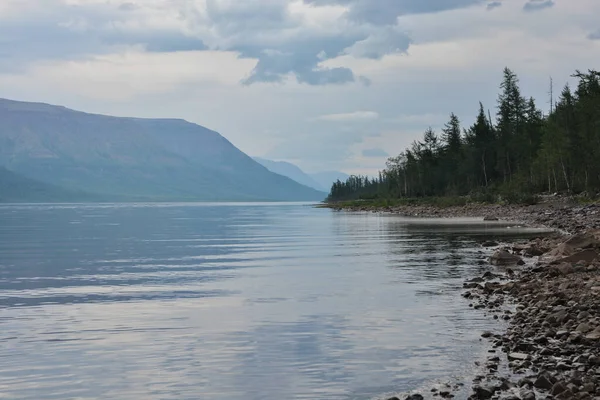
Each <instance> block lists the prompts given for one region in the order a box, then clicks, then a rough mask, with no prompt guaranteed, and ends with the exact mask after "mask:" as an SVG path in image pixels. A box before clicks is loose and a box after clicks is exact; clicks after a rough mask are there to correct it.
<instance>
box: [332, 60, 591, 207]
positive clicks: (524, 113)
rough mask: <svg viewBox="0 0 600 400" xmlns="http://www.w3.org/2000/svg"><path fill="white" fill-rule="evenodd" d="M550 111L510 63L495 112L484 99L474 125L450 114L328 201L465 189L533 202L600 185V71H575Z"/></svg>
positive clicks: (477, 195)
mask: <svg viewBox="0 0 600 400" xmlns="http://www.w3.org/2000/svg"><path fill="white" fill-rule="evenodd" d="M573 77H574V78H576V79H577V87H576V88H574V89H572V88H571V87H570V86H569V85H566V86H565V87H564V88H563V89H562V91H561V92H560V94H559V95H558V96H557V97H558V98H557V99H556V100H554V95H553V93H552V83H551V84H550V88H551V90H550V111H549V113H548V115H544V113H543V112H542V111H541V110H540V109H539V108H538V107H537V105H536V102H535V100H534V99H533V98H527V97H525V96H523V94H522V93H521V89H520V87H519V79H518V77H517V75H516V74H515V73H514V72H513V71H512V70H510V69H509V68H505V69H504V72H503V79H502V83H501V85H500V94H499V96H498V101H497V105H496V113H495V119H493V118H492V114H491V112H489V111H488V112H486V110H485V108H484V106H483V104H481V103H479V110H478V113H477V116H476V118H475V122H474V123H473V124H472V125H471V126H469V127H468V128H465V129H463V128H462V127H461V121H459V119H458V117H457V116H456V115H455V114H454V113H451V114H450V118H449V120H448V122H447V123H446V124H445V126H444V127H443V129H442V130H441V132H439V133H438V132H435V131H434V130H433V129H431V128H429V129H427V130H426V131H425V133H424V135H423V139H422V140H420V141H414V142H413V143H412V145H411V146H410V148H407V149H405V150H404V151H403V152H402V153H400V154H399V155H398V156H397V157H392V158H389V159H388V161H387V163H386V168H385V169H384V170H382V171H380V172H379V176H378V177H371V178H369V177H366V176H351V177H350V178H348V180H347V181H346V182H340V181H337V182H335V183H334V184H333V186H332V188H331V192H330V194H329V196H328V198H327V200H328V201H329V202H337V201H345V200H361V199H362V200H364V199H402V198H424V197H454V196H464V197H470V198H472V199H474V200H476V201H477V200H480V201H497V200H498V199H501V200H507V201H511V202H527V201H530V200H528V199H532V198H533V197H535V196H536V195H537V194H539V193H544V192H549V193H573V194H577V193H588V194H590V196H592V195H595V194H596V193H597V192H599V191H600V162H599V161H598V158H597V157H600V72H598V71H594V70H589V71H588V72H585V73H584V72H580V71H576V72H575V74H573Z"/></svg>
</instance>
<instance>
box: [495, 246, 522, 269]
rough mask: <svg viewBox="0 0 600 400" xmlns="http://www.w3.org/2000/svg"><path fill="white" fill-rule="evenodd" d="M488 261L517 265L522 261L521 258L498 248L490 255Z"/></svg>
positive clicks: (500, 264) (499, 264)
mask: <svg viewBox="0 0 600 400" xmlns="http://www.w3.org/2000/svg"><path fill="white" fill-rule="evenodd" d="M490 263H491V264H492V265H497V266H506V265H518V264H519V263H523V259H522V258H521V257H519V256H517V255H514V254H511V253H509V252H508V251H506V250H498V251H497V252H495V253H494V254H493V255H492V256H491V257H490Z"/></svg>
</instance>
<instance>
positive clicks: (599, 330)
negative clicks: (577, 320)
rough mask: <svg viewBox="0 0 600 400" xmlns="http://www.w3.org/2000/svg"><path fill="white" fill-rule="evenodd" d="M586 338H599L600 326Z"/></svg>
mask: <svg viewBox="0 0 600 400" xmlns="http://www.w3.org/2000/svg"><path fill="white" fill-rule="evenodd" d="M585 338H586V339H588V340H599V339H600V326H599V327H597V328H596V329H594V330H593V331H591V332H590V333H588V334H587V335H585Z"/></svg>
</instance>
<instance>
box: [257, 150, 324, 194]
mask: <svg viewBox="0 0 600 400" xmlns="http://www.w3.org/2000/svg"><path fill="white" fill-rule="evenodd" d="M252 158H253V159H254V161H256V162H258V163H260V164H261V165H263V166H264V167H265V168H267V169H268V170H269V171H272V172H275V173H276V174H279V175H283V176H287V177H288V178H290V179H293V180H295V181H296V182H298V183H300V184H302V185H304V186H308V187H311V188H313V189H316V190H320V191H322V192H327V191H328V190H329V189H326V188H325V187H323V186H321V185H320V184H319V183H318V182H317V181H315V180H314V179H313V178H312V177H310V176H309V175H308V174H306V173H305V172H304V171H302V170H301V169H300V168H299V167H298V166H296V165H294V164H292V163H289V162H285V161H271V160H265V159H264V158H260V157H252Z"/></svg>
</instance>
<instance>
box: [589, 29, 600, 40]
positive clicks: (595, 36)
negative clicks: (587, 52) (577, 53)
mask: <svg viewBox="0 0 600 400" xmlns="http://www.w3.org/2000/svg"><path fill="white" fill-rule="evenodd" d="M588 39H590V40H600V29H598V30H597V31H595V32H592V33H590V34H589V35H588Z"/></svg>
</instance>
